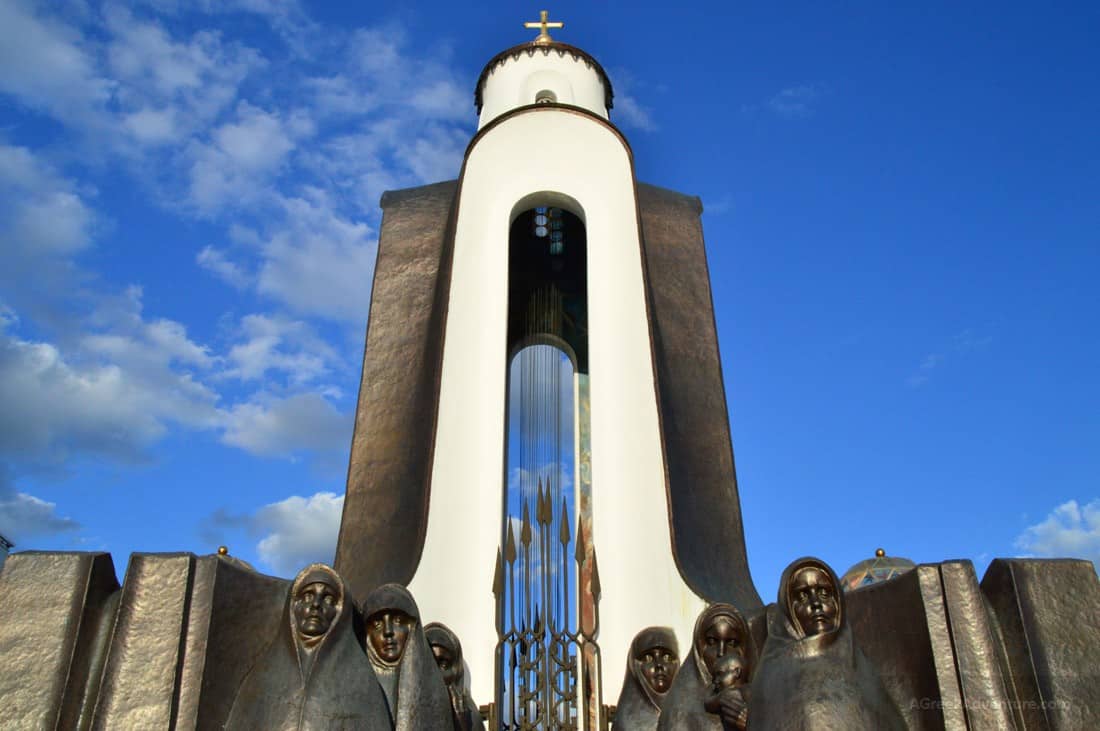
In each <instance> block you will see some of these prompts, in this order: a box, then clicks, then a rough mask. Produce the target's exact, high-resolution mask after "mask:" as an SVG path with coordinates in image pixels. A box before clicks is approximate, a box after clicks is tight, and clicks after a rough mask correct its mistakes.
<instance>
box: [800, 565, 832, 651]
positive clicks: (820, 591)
mask: <svg viewBox="0 0 1100 731" xmlns="http://www.w3.org/2000/svg"><path fill="white" fill-rule="evenodd" d="M788 594H789V596H790V601H791V607H792V608H793V609H794V620H795V621H796V622H798V624H799V625H801V627H802V631H803V632H804V633H806V636H807V637H813V636H814V635H819V634H821V633H822V632H832V631H833V630H835V629H836V627H837V614H838V613H839V611H838V610H839V605H838V604H837V599H836V587H835V586H833V581H832V579H830V578H829V575H828V574H826V573H825V572H824V571H822V570H821V569H818V568H814V567H812V566H810V567H808V568H804V569H802V570H801V571H799V572H798V573H797V574H795V575H794V578H793V579H791V588H790V590H789V593H788Z"/></svg>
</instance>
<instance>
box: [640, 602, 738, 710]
mask: <svg viewBox="0 0 1100 731" xmlns="http://www.w3.org/2000/svg"><path fill="white" fill-rule="evenodd" d="M729 655H733V656H735V657H729V658H727V656H729ZM724 658H725V659H724ZM752 658H753V653H752V650H751V638H750V635H749V626H748V624H747V623H746V622H745V618H744V617H742V616H741V613H740V612H739V611H737V608H736V607H734V606H733V605H732V604H711V605H710V606H709V607H707V608H706V609H704V610H703V612H702V613H701V614H700V615H699V619H697V620H696V621H695V631H694V632H692V641H691V655H690V656H689V657H688V658H687V659H686V660H684V663H683V665H682V666H681V667H680V672H679V673H677V674H676V679H675V680H674V681H673V682H672V690H670V691H669V693H668V697H667V698H666V699H665V702H664V705H663V706H662V708H661V716H660V720H659V721H658V723H657V728H658V729H659V730H660V731H724V730H725V729H738V730H739V731H740V730H742V729H744V728H745V724H746V723H747V719H748V688H747V686H746V682H747V679H748V678H749V677H750V671H751V668H752ZM730 660H736V662H735V663H734V664H735V665H736V666H737V667H739V668H740V671H739V673H738V674H737V681H736V683H735V684H734V685H735V686H736V687H735V688H730V689H729V690H723V692H721V693H719V694H717V695H720V702H719V703H718V704H717V705H714V701H713V700H712V697H713V696H715V695H716V692H715V686H716V685H721V686H722V688H723V689H724V688H725V683H724V681H725V678H726V676H727V671H726V666H725V663H727V662H729V661H730ZM716 674H718V678H717V679H718V681H720V682H719V683H717V684H716V683H715V679H716ZM733 691H736V692H733ZM708 701H711V703H712V706H713V707H714V708H715V709H716V711H717V712H711V711H708V710H707V707H706V704H707V703H708Z"/></svg>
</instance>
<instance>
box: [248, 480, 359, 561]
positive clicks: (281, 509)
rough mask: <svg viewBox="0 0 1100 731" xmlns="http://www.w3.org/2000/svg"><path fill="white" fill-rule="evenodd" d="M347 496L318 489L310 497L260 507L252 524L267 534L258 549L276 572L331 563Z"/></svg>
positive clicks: (295, 497)
mask: <svg viewBox="0 0 1100 731" xmlns="http://www.w3.org/2000/svg"><path fill="white" fill-rule="evenodd" d="M343 510H344V496H343V495H337V494H335V493H332V492H319V493H316V494H315V495H312V496H310V497H308V498H307V497H299V496H297V495H294V496H291V497H288V498H287V499H286V500H282V501H280V502H277V503H272V504H271V505H266V506H264V507H263V508H261V509H260V510H259V511H258V512H257V513H256V515H255V516H253V518H252V520H251V527H252V529H253V530H254V531H256V532H257V533H261V534H264V537H263V538H262V539H261V540H260V542H259V544H258V545H257V546H256V549H257V551H258V553H259V555H260V559H261V560H262V561H263V562H264V563H266V564H267V565H268V566H270V567H271V568H272V569H273V570H274V571H275V573H277V574H280V575H283V576H293V575H294V574H296V573H297V572H298V571H300V570H301V569H302V568H304V567H305V566H307V565H309V564H311V563H315V562H320V563H329V564H331V563H332V560H333V557H334V556H335V555H336V538H337V536H338V534H339V532H340V516H341V514H342V513H343Z"/></svg>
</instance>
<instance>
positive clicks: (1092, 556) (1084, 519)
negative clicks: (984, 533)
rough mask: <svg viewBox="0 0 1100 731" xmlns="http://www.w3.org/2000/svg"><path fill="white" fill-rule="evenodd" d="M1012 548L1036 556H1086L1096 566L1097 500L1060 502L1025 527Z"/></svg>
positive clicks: (1099, 548)
mask: <svg viewBox="0 0 1100 731" xmlns="http://www.w3.org/2000/svg"><path fill="white" fill-rule="evenodd" d="M1016 547H1017V548H1019V549H1020V550H1022V551H1026V552H1028V553H1030V554H1033V555H1036V556H1044V557H1052V558H1083V559H1087V560H1089V561H1092V562H1093V564H1095V565H1096V566H1097V567H1098V569H1100V499H1096V500H1093V501H1092V502H1089V503H1087V504H1085V505H1079V504H1078V503H1077V501H1076V500H1070V501H1068V502H1065V503H1062V504H1061V505H1059V506H1058V507H1056V508H1055V509H1054V510H1052V511H1051V512H1050V515H1048V516H1047V517H1046V519H1045V520H1043V521H1041V522H1039V523H1036V524H1035V525H1032V526H1029V527H1028V528H1027V529H1025V530H1024V532H1023V533H1021V534H1020V536H1019V537H1018V538H1017V539H1016Z"/></svg>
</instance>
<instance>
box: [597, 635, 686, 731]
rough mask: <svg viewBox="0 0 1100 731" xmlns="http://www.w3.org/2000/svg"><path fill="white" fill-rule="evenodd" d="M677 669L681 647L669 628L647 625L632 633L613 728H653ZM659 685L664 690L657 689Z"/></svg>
mask: <svg viewBox="0 0 1100 731" xmlns="http://www.w3.org/2000/svg"><path fill="white" fill-rule="evenodd" d="M679 669H680V646H679V644H678V643H677V642H676V635H675V633H673V631H672V630H671V629H670V628H668V627H647V628H646V629H643V630H642V631H641V632H639V633H638V634H637V635H635V636H634V641H633V642H631V643H630V653H629V654H628V655H627V657H626V676H625V677H624V678H623V688H622V690H621V691H620V692H619V701H618V703H616V704H615V721H614V722H613V723H612V725H611V729H612V731H656V729H657V719H658V717H659V716H660V714H661V706H662V704H663V703H664V701H665V698H667V697H668V693H669V691H670V690H671V689H672V683H673V682H674V680H675V678H676V671H677V670H679ZM647 675H648V676H649V677H647ZM662 687H663V688H664V691H663V692H661V691H659V690H658V689H659V688H662Z"/></svg>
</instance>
